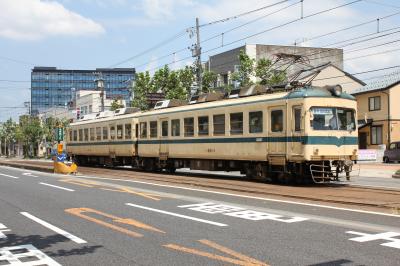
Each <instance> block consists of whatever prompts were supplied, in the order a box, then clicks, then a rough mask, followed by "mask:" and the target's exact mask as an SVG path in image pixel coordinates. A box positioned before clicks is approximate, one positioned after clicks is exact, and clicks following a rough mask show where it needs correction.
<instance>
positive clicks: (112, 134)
mask: <svg viewBox="0 0 400 266" xmlns="http://www.w3.org/2000/svg"><path fill="white" fill-rule="evenodd" d="M110 139H115V126H111V127H110Z"/></svg>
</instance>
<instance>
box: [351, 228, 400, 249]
mask: <svg viewBox="0 0 400 266" xmlns="http://www.w3.org/2000/svg"><path fill="white" fill-rule="evenodd" d="M346 233H348V234H352V235H359V237H354V238H350V239H349V240H351V241H356V242H361V243H363V242H368V241H374V240H385V241H388V242H385V243H382V244H380V245H381V246H385V247H391V248H398V249H400V238H395V237H398V236H400V233H396V232H385V233H379V234H367V233H360V232H355V231H347V232H346Z"/></svg>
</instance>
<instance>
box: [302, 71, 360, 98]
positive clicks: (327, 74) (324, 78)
mask: <svg viewBox="0 0 400 266" xmlns="http://www.w3.org/2000/svg"><path fill="white" fill-rule="evenodd" d="M301 81H303V82H305V81H307V78H306V79H303V80H301ZM338 84H339V85H341V86H342V88H343V91H345V92H347V93H350V94H351V93H352V92H353V91H354V90H355V89H357V88H360V87H362V86H363V84H361V83H359V82H358V81H356V80H354V79H352V78H350V77H349V76H346V75H345V74H344V72H343V71H341V70H340V69H337V68H335V67H333V66H328V67H326V68H324V69H322V70H321V72H320V73H319V74H318V75H317V76H316V77H315V78H314V80H313V81H312V82H311V85H314V86H325V85H338Z"/></svg>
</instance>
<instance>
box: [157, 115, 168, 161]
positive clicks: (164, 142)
mask: <svg viewBox="0 0 400 266" xmlns="http://www.w3.org/2000/svg"><path fill="white" fill-rule="evenodd" d="M168 124H169V123H168V119H167V118H162V119H160V125H161V126H160V128H161V134H160V152H159V156H160V160H167V159H168V155H169V150H168V145H169V144H168V135H169V125H168Z"/></svg>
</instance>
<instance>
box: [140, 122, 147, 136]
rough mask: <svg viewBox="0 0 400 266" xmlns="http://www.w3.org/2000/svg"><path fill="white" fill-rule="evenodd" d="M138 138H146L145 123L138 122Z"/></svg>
mask: <svg viewBox="0 0 400 266" xmlns="http://www.w3.org/2000/svg"><path fill="white" fill-rule="evenodd" d="M140 138H141V139H145V138H147V123H146V122H140Z"/></svg>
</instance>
